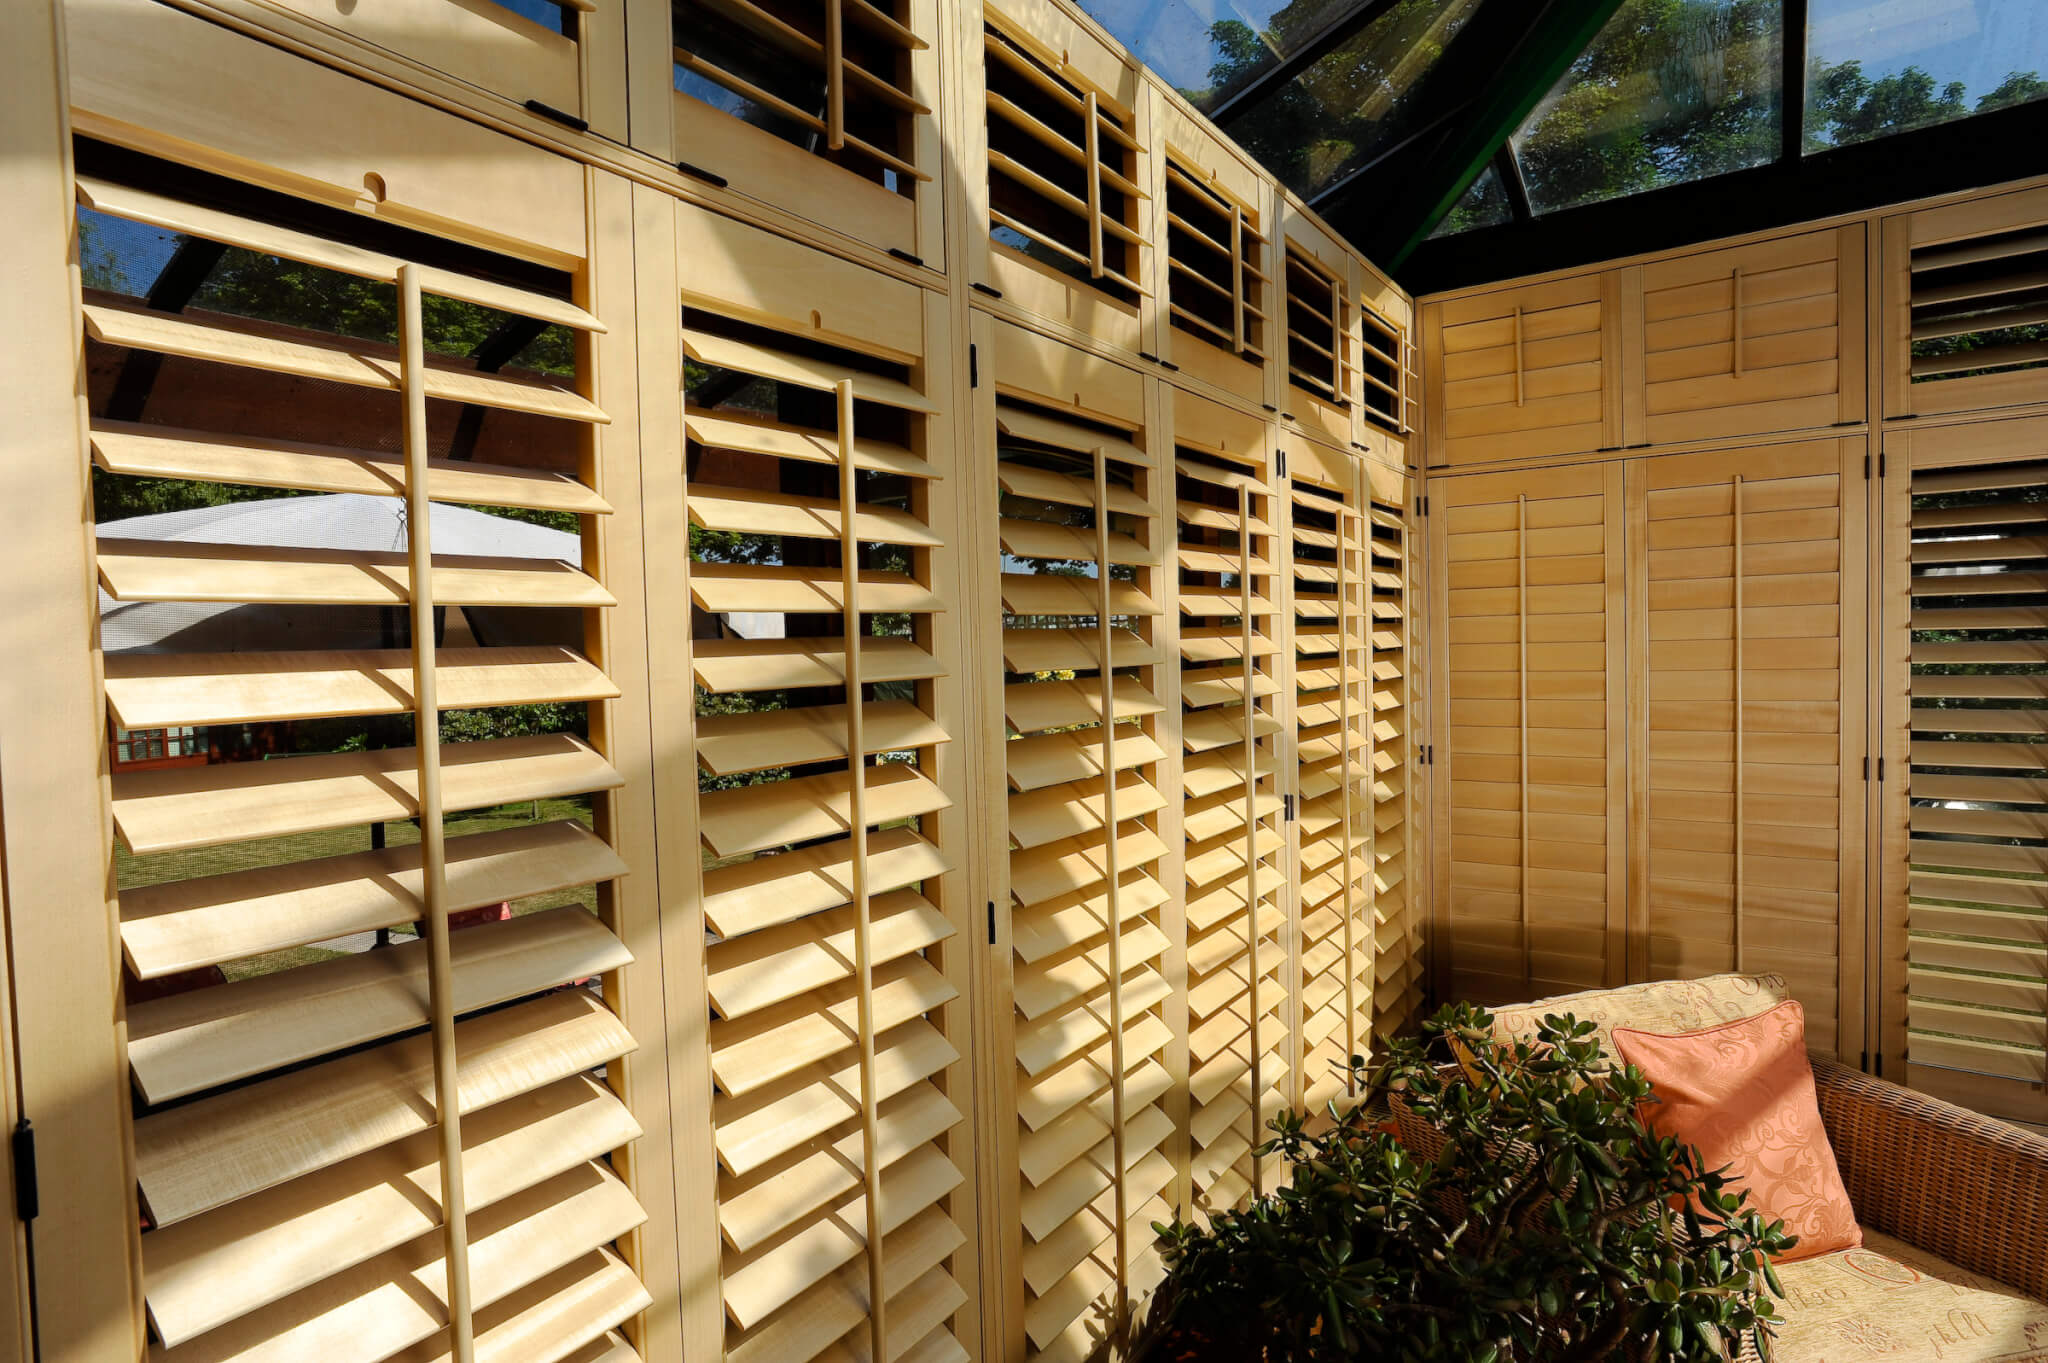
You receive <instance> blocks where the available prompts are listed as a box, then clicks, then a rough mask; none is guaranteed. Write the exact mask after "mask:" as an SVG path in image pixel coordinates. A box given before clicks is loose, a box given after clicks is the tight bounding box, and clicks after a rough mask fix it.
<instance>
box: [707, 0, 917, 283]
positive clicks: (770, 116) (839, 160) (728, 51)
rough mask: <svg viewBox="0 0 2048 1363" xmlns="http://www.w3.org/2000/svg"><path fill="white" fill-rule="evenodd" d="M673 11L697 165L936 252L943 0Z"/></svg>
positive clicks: (790, 203)
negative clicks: (937, 45)
mask: <svg viewBox="0 0 2048 1363" xmlns="http://www.w3.org/2000/svg"><path fill="white" fill-rule="evenodd" d="M671 14H672V21H673V25H674V33H673V39H672V51H673V55H674V58H675V70H676V81H675V85H676V88H675V95H674V111H675V127H674V135H675V142H674V146H675V148H676V150H677V152H678V154H680V155H681V156H683V157H684V158H685V160H684V165H683V170H684V172H685V174H686V175H696V176H699V177H700V178H713V177H715V180H716V182H718V183H720V184H721V186H729V187H730V188H731V189H732V190H734V191H735V192H737V193H740V194H744V195H747V196H749V197H751V198H754V199H758V200H762V201H764V202H767V203H771V204H774V205H776V206H778V207H780V208H783V209H786V210H788V211H790V212H793V213H796V214H799V215H800V216H802V217H805V218H808V219H810V220H811V221H813V222H816V223H817V224H819V225H820V226H822V227H825V228H827V229H830V230H832V231H835V232H844V233H846V234H848V235H849V236H853V237H856V238H859V239H860V240H862V241H865V242H869V243H872V244H874V245H877V246H881V247H884V248H892V249H894V250H896V251H900V252H902V253H903V254H906V255H909V256H911V257H912V258H917V257H918V256H919V255H920V254H921V253H930V254H933V255H934V256H935V255H936V241H937V235H938V196H937V194H936V193H935V191H934V190H933V188H932V187H931V186H932V184H933V174H934V170H935V168H936V166H937V164H938V158H939V138H938V129H937V126H936V124H935V122H934V120H933V115H932V102H933V100H934V99H935V97H936V96H935V93H934V92H935V91H936V88H937V84H938V60H937V53H936V51H934V50H933V48H932V44H933V42H934V41H935V40H936V39H937V36H938V34H937V29H938V7H937V6H936V5H934V4H932V3H931V0H800V3H797V4H760V3H756V0H678V2H677V3H676V4H675V5H674V6H673V8H672V10H671ZM821 163H823V164H821ZM920 240H922V241H923V242H924V243H925V245H923V246H920V245H919V242H920Z"/></svg>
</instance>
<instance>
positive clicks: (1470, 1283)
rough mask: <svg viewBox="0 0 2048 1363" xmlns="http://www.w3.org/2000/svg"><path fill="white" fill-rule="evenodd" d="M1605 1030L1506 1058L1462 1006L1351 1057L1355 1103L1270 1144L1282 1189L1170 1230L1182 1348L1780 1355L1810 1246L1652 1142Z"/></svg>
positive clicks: (1549, 1356)
mask: <svg viewBox="0 0 2048 1363" xmlns="http://www.w3.org/2000/svg"><path fill="white" fill-rule="evenodd" d="M1593 1033H1594V1026H1593V1024H1592V1023H1590V1022H1581V1021H1578V1020H1576V1019H1574V1018H1572V1017H1570V1016H1563V1017H1550V1018H1546V1019H1544V1021H1543V1024H1542V1026H1541V1027H1540V1028H1539V1030H1538V1032H1537V1035H1536V1037H1535V1038H1534V1040H1501V1039H1497V1038H1496V1037H1495V1036H1494V1033H1493V1027H1492V1018H1491V1017H1490V1016H1489V1015H1487V1014H1486V1013H1485V1012H1484V1011H1482V1010H1480V1009H1478V1008H1476V1007H1473V1006H1472V1005H1469V1004H1459V1005H1452V1006H1450V1007H1447V1008H1445V1009H1444V1010H1442V1011H1441V1012H1439V1013H1438V1014H1437V1015H1436V1016H1435V1017H1433V1018H1431V1019H1430V1020H1429V1021H1428V1022H1426V1023H1425V1024H1424V1025H1423V1027H1422V1029H1421V1035H1420V1036H1417V1037H1413V1038H1407V1039H1403V1040H1399V1041H1395V1042H1393V1043H1391V1044H1390V1045H1388V1046H1387V1047H1386V1049H1385V1050H1384V1052H1383V1053H1382V1054H1381V1055H1379V1056H1378V1057H1376V1058H1375V1059H1374V1060H1372V1061H1371V1062H1370V1063H1368V1062H1367V1061H1366V1060H1364V1059H1363V1058H1361V1057H1357V1056H1354V1057H1352V1058H1351V1060H1350V1062H1349V1066H1348V1069H1349V1072H1350V1077H1351V1079H1352V1081H1353V1082H1352V1084H1351V1085H1350V1092H1351V1093H1352V1094H1353V1095H1354V1097H1353V1098H1352V1099H1351V1100H1350V1104H1351V1105H1350V1106H1348V1107H1344V1108H1340V1107H1339V1105H1338V1104H1336V1103H1332V1104H1331V1105H1330V1107H1329V1110H1328V1111H1327V1112H1326V1113H1319V1114H1316V1115H1315V1118H1314V1119H1313V1120H1311V1119H1310V1118H1309V1117H1308V1116H1305V1115H1304V1114H1299V1113H1289V1114H1283V1115H1281V1116H1279V1117H1276V1118H1275V1119H1274V1120H1273V1121H1272V1123H1271V1124H1270V1125H1271V1128H1272V1130H1273V1132H1274V1136H1273V1139H1272V1140H1270V1141H1268V1142H1267V1143H1266V1144H1264V1145H1262V1146H1260V1147H1259V1149H1260V1152H1261V1153H1262V1154H1265V1153H1275V1152H1277V1154H1278V1155H1279V1156H1280V1160H1281V1162H1282V1164H1284V1172H1283V1173H1282V1174H1281V1176H1280V1177H1279V1178H1278V1179H1277V1180H1276V1182H1277V1183H1278V1184H1279V1186H1278V1188H1277V1189H1276V1190H1274V1191H1271V1192H1269V1193H1268V1194H1267V1195H1266V1196H1264V1197H1262V1198H1259V1199H1256V1200H1254V1201H1253V1202H1251V1203H1250V1204H1249V1205H1248V1206H1246V1207H1244V1208H1242V1209H1240V1210H1231V1211H1218V1212H1216V1213H1214V1214H1212V1215H1211V1216H1210V1217H1209V1218H1208V1221H1207V1225H1206V1226H1197V1225H1190V1224H1182V1223H1176V1224H1174V1225H1171V1226H1156V1227H1155V1229H1156V1230H1157V1231H1158V1232H1159V1234H1160V1236H1161V1242H1162V1248H1163V1252H1164V1255H1165V1258H1166V1262H1167V1264H1168V1266H1169V1270H1170V1273H1169V1279H1168V1282H1167V1284H1166V1287H1165V1291H1164V1294H1163V1296H1162V1298H1161V1302H1162V1306H1163V1310H1164V1326H1165V1328H1166V1330H1167V1331H1168V1332H1170V1333H1171V1334H1173V1335H1175V1336H1177V1337H1178V1338H1179V1339H1180V1340H1181V1341H1182V1342H1183V1343H1185V1342H1187V1341H1204V1342H1206V1345H1207V1348H1208V1350H1209V1355H1210V1356H1213V1357H1215V1358H1218V1359H1226V1358H1227V1359H1231V1360H1238V1359H1244V1360H1256V1359H1259V1358H1261V1357H1263V1358H1265V1359H1266V1360H1268V1361H1269V1363H1288V1361H1290V1360H1316V1361H1317V1363H1321V1360H1330V1359H1374V1360H1378V1359H1387V1360H1402V1361H1403V1363H1438V1361H1439V1360H1441V1363H1591V1361H1592V1360H1596V1359H1632V1360H1662V1359H1669V1360H1687V1361H1688V1363H1690V1361H1691V1360H1703V1359H1726V1358H1732V1357H1734V1356H1735V1355H1736V1354H1737V1353H1738V1352H1739V1351H1740V1349H1741V1347H1742V1345H1743V1344H1744V1343H1745V1342H1753V1343H1754V1344H1755V1346H1756V1348H1757V1351H1758V1352H1759V1353H1760V1354H1761V1355H1762V1356H1763V1357H1765V1358H1768V1357H1769V1356H1770V1326H1771V1322H1772V1321H1773V1320H1774V1319H1775V1314H1774V1311H1773V1309H1772V1303H1771V1298H1772V1296H1773V1295H1782V1291H1781V1289H1780V1288H1779V1286H1778V1282H1777V1278H1776V1276H1775V1274H1774V1273H1773V1272H1772V1269H1771V1263H1770V1260H1771V1256H1773V1255H1776V1254H1782V1253H1783V1252H1784V1251H1785V1250H1786V1249H1788V1248H1789V1247H1790V1246H1791V1245H1792V1244H1793V1243H1795V1242H1794V1240H1793V1238H1792V1237H1791V1236H1789V1235H1787V1234H1786V1233H1785V1230H1784V1227H1783V1223H1781V1222H1771V1223H1768V1224H1767V1223H1766V1222H1765V1220H1764V1218H1763V1217H1762V1216H1761V1215H1760V1214H1759V1213H1758V1212H1756V1211H1755V1210H1754V1209H1750V1208H1748V1207H1746V1206H1745V1202H1744V1197H1743V1194H1742V1192H1741V1191H1740V1190H1739V1188H1737V1187H1735V1186H1733V1183H1732V1176H1731V1175H1730V1174H1728V1173H1727V1172H1726V1171H1724V1170H1714V1169H1707V1168H1704V1167H1702V1164H1701V1159H1700V1156H1699V1153H1698V1152H1697V1151H1696V1150H1694V1149H1693V1148H1692V1147H1690V1146H1686V1145H1683V1144H1681V1143H1680V1142H1678V1141H1676V1140H1673V1139H1669V1138H1663V1137H1659V1136H1657V1135H1655V1134H1654V1133H1652V1132H1651V1131H1650V1130H1648V1129H1647V1128H1646V1127H1645V1126H1644V1124H1643V1122H1642V1121H1641V1119H1640V1116H1639V1112H1640V1108H1641V1105H1642V1104H1643V1103H1645V1102H1646V1101H1650V1100H1652V1094H1651V1088H1650V1084H1649V1082H1648V1081H1647V1080H1645V1079H1644V1078H1643V1076H1642V1074H1641V1072H1640V1071H1638V1070H1636V1069H1635V1068H1634V1067H1633V1066H1628V1067H1622V1068H1617V1067H1614V1066H1613V1065H1612V1064H1611V1063H1610V1062H1609V1060H1608V1059H1607V1057H1606V1056H1605V1055H1603V1054H1602V1051H1601V1047H1600V1044H1599V1042H1598V1040H1597V1039H1596V1038H1595V1037H1594V1035H1593ZM1397 1115H1398V1120H1396V1116H1397ZM1196 1356H1204V1355H1203V1354H1202V1353H1201V1351H1200V1349H1199V1348H1198V1349H1197V1351H1196Z"/></svg>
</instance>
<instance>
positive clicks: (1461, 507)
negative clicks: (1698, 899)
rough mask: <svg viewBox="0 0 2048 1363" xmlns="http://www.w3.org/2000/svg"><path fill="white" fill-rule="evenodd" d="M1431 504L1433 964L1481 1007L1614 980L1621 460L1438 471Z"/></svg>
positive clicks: (1618, 896) (1618, 878)
mask: <svg viewBox="0 0 2048 1363" xmlns="http://www.w3.org/2000/svg"><path fill="white" fill-rule="evenodd" d="M1430 497H1431V500H1432V502H1433V503H1437V502H1440V503H1441V505H1440V506H1437V507H1434V508H1433V510H1432V516H1431V519H1432V525H1431V530H1432V533H1433V534H1441V535H1442V543H1443V548H1442V550H1441V557H1440V559H1439V561H1440V562H1443V563H1444V564H1445V565H1446V586H1447V590H1446V591H1445V592H1444V604H1443V606H1442V608H1441V609H1440V612H1439V615H1438V619H1439V620H1440V621H1441V622H1442V625H1443V633H1442V634H1441V635H1439V636H1437V639H1438V647H1439V649H1440V650H1442V652H1443V655H1444V656H1445V657H1446V658H1447V660H1448V663H1447V666H1448V672H1447V675H1446V682H1447V690H1448V693H1449V704H1448V706H1447V712H1446V713H1439V714H1438V715H1437V717H1436V725H1437V738H1436V747H1437V761H1436V764H1435V765H1436V766H1437V767H1438V768H1440V769H1441V770H1439V771H1435V772H1433V773H1432V775H1433V776H1434V781H1433V789H1434V792H1435V796H1436V799H1437V801H1438V810H1439V817H1440V819H1441V821H1442V826H1443V827H1444V828H1445V832H1446V835H1447V836H1446V842H1447V844H1448V846H1445V845H1444V844H1443V843H1440V844H1439V847H1440V848H1441V849H1442V850H1441V851H1440V853H1439V855H1440V856H1446V857H1447V861H1448V864H1447V865H1446V866H1444V867H1443V874H1440V875H1439V876H1438V877H1437V880H1436V882H1435V883H1436V884H1437V885H1439V886H1442V887H1443V891H1442V892H1443V893H1445V894H1446V895H1447V896H1448V905H1447V909H1448V913H1447V918H1448V922H1449V929H1450V930H1449V940H1448V941H1446V942H1443V943H1442V945H1441V946H1440V947H1439V948H1438V949H1439V950H1440V951H1441V952H1442V953H1443V957H1442V960H1441V963H1440V965H1439V967H1438V968H1439V969H1440V970H1441V971H1443V972H1445V973H1444V978H1445V979H1446V980H1447V981H1448V989H1449V991H1450V994H1451V995H1453V996H1455V997H1459V998H1468V997H1469V998H1472V999H1475V1000H1477V1001H1478V1002H1481V1003H1506V1002H1513V1001H1517V1000H1522V999H1528V998H1534V997H1541V996H1542V995H1545V994H1558V993H1568V992H1571V991H1574V990H1581V989H1592V988H1597V987H1599V986H1601V985H1603V984H1611V983H1616V982H1618V980H1619V979H1620V977H1621V974H1620V972H1621V971H1622V969H1623V967H1624V965H1625V962H1623V961H1622V960H1621V959H1619V958H1618V956H1617V954H1616V952H1615V949H1614V943H1613V941H1612V940H1611V939H1612V936H1613V934H1612V933H1611V932H1610V928H1611V926H1612V925H1613V924H1614V923H1616V922H1618V921H1619V916H1620V910H1621V905H1622V904H1623V903H1624V898H1623V896H1624V888H1625V887H1624V886H1623V884H1622V881H1623V880H1624V878H1625V875H1624V865H1625V863H1624V861H1623V858H1622V853H1623V852H1624V850H1625V848H1624V842H1625V838H1624V832H1623V829H1624V825H1623V822H1622V818H1623V809H1624V801H1625V796H1626V791H1625V790H1624V789H1623V788H1622V787H1623V786H1624V785H1625V784H1626V783H1625V782H1624V781H1622V780H1620V779H1618V778H1617V773H1616V771H1615V768H1614V766H1613V764H1612V762H1611V760H1610V759H1612V758H1615V757H1618V756H1619V754H1618V753H1616V752H1614V751H1613V749H1612V748H1610V746H1609V745H1610V735H1612V734H1613V733H1614V732H1615V724H1616V720H1617V716H1618V714H1619V713H1620V712H1619V710H1618V709H1617V707H1619V706H1621V705H1622V704H1623V702H1624V701H1625V699H1626V698H1625V697H1623V696H1620V695H1618V694H1616V688H1615V684H1614V679H1615V678H1617V677H1619V676H1622V675H1624V666H1625V660H1624V658H1623V657H1622V656H1621V647H1622V642H1623V628H1622V626H1623V622H1622V619H1621V615H1620V611H1619V609H1618V608H1617V606H1616V605H1615V604H1614V600H1615V598H1616V597H1618V595H1619V593H1618V588H1619V587H1620V584H1621V579H1622V547H1621V546H1622V534H1621V532H1622V496H1621V468H1620V466H1618V465H1610V466H1607V467H1604V468H1603V467H1594V466H1586V467H1580V468H1572V469H1557V470H1548V471H1545V472H1544V473H1542V474H1541V475H1524V474H1485V475H1481V476H1476V477H1468V478H1447V479H1443V480H1440V481H1438V482H1435V483H1433V484H1432V486H1431V490H1430ZM1439 527H1441V528H1440V529H1439ZM1651 760H1652V761H1654V760H1655V753H1654V751H1653V753H1652V755H1651Z"/></svg>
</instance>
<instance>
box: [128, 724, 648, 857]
mask: <svg viewBox="0 0 2048 1363" xmlns="http://www.w3.org/2000/svg"><path fill="white" fill-rule="evenodd" d="M418 780H419V774H418V769H417V755H416V754H415V753H414V751H413V750H412V749H411V748H384V749H378V750H373V751H370V752H352V753H326V754H322V755H319V756H315V757H291V758H279V759H275V760H272V761H268V762H235V763H226V764H221V765H216V766H210V767H188V768H172V769H169V770H161V771H131V772H122V773H121V774H120V775H118V776H117V777H116V778H115V780H114V800H113V810H114V828H115V831H116V832H118V833H119V834H120V835H121V840H122V841H123V842H124V843H126V844H127V846H128V850H129V851H131V852H133V853H135V854H136V855H138V856H142V855H146V854H148V853H151V852H166V851H175V850H179V849H183V848H191V847H209V846H213V845H215V844H218V843H223V842H237V841H241V840H243V839H245V838H258V837H274V836H280V835H283V834H287V833H308V832H312V831H314V830H317V829H322V828H341V827H346V826H347V825H349V824H359V823H371V822H375V821H379V820H393V819H409V818H412V817H413V816H414V815H415V814H417V813H419V797H418ZM623 780H624V778H622V777H621V776H620V775H619V774H618V772H616V771H614V770H613V769H612V765H611V763H609V762H607V761H605V760H604V758H603V757H602V756H600V755H599V754H598V752H597V750H596V749H594V748H592V747H591V746H590V745H589V744H587V743H585V742H583V741H582V740H581V739H579V738H576V737H574V736H573V735H570V734H547V735H541V736H536V737H530V738H494V739H489V740H487V741H484V742H478V743H450V744H445V745H443V747H442V783H443V784H442V793H443V800H444V804H445V807H446V808H447V809H450V810H461V809H476V808H480V807H483V806H486V805H496V804H505V803H509V802H513V801H519V800H544V799H550V798H553V797H556V796H561V795H579V794H584V793H586V792H590V791H599V790H611V789H614V788H615V787H617V786H619V785H620V784H622V782H623Z"/></svg>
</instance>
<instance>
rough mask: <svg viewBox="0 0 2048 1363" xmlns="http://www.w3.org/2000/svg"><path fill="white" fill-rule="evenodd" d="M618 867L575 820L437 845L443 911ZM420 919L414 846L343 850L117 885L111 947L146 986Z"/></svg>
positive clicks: (617, 872)
mask: <svg viewBox="0 0 2048 1363" xmlns="http://www.w3.org/2000/svg"><path fill="white" fill-rule="evenodd" d="M626 869H627V868H626V863H625V862H624V861H622V860H620V859H619V856H618V854H617V853H615V852H613V851H612V849H611V848H610V847H609V846H608V845H607V844H605V843H604V842H603V841H602V840H600V839H599V838H597V837H596V836H595V835H594V834H592V833H591V832H590V830H588V829H586V828H584V827H583V826H582V825H581V824H578V823H573V822H568V821H559V822H555V823H548V824H542V825H539V826H538V827H533V828H510V829H504V830H500V831H497V832H490V833H476V834H471V835H469V836H467V837H462V838H456V839H453V840H452V841H451V842H450V843H449V845H448V896H449V908H450V909H451V910H452V911H458V912H459V911H460V910H463V909H473V908H480V907H482V906H484V905H486V904H501V903H507V902H509V901H511V900H515V899H522V898H525V897H527V896H530V895H538V894H545V893H547V892H549V891H551V890H560V889H566V888H568V887H570V886H573V885H584V884H589V883H591V882H594V881H603V880H610V879H612V878H614V877H616V876H621V875H624V874H625V873H626ZM424 912H425V905H424V902H423V900H422V898H421V892H420V854H419V848H418V846H417V845H413V846H410V847H393V848H387V849H383V850H379V851H371V852H349V853H344V854H343V855H341V856H335V857H321V858H317V859H314V860H310V861H300V862H293V863H291V864H289V865H285V866H271V867H264V868H261V869H258V870H251V871H233V872H229V873H227V874H225V875H218V876H205V877H197V878H193V879H189V880H175V881H170V882H167V883H165V884H161V885H149V886H143V887H141V888H139V889H132V890H124V891H123V892H122V894H121V947H122V952H123V954H124V955H125V956H126V957H127V959H128V964H129V966H130V968H131V969H133V970H134V971H135V973H136V974H137V975H138V976H139V977H140V978H142V979H154V978H156V977H158V976H161V975H169V974H173V973H175V972H177V971H181V970H196V969H201V968H203V967H206V966H211V965H218V964H220V963H221V962H223V961H231V960H234V959H236V958H238V957H244V956H257V955H261V954H262V953H264V952H268V951H279V950H283V949H284V948H286V947H295V946H304V945H306V944H307V943H309V942H323V941H330V940H332V939H334V938H338V937H345V936H347V935H348V934H350V933H356V932H368V931H371V930H373V929H376V928H390V927H397V926H399V925H400V924H403V923H411V922H415V921H417V920H418V919H419V918H420V917H421V916H422V914H423V913H424Z"/></svg>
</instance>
